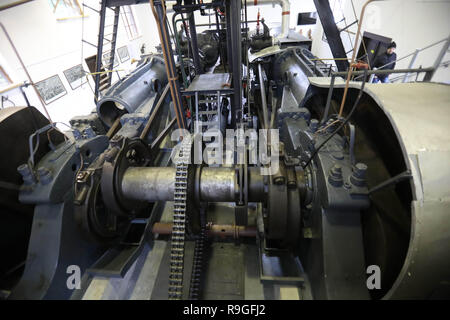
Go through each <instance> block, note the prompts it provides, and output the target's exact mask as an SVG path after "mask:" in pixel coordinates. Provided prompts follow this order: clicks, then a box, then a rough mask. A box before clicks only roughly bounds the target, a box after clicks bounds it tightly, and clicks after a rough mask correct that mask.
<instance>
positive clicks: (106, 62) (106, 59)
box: [103, 51, 119, 69]
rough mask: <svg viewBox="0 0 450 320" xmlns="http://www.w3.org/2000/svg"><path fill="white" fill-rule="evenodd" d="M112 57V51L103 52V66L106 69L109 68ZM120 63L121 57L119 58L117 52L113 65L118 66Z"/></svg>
mask: <svg viewBox="0 0 450 320" xmlns="http://www.w3.org/2000/svg"><path fill="white" fill-rule="evenodd" d="M110 59H111V51H108V52H106V53H104V54H103V67H104V68H105V69H108V67H109V60H110ZM118 65H119V59H117V54H115V55H114V64H113V67H117V66H118Z"/></svg>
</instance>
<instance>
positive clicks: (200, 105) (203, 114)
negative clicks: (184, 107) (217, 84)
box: [195, 91, 222, 133]
mask: <svg viewBox="0 0 450 320" xmlns="http://www.w3.org/2000/svg"><path fill="white" fill-rule="evenodd" d="M220 100H221V99H220V91H217V93H215V94H212V93H207V94H202V100H199V93H198V91H196V92H195V133H199V132H201V130H202V129H201V128H202V127H206V128H207V130H212V129H214V130H215V129H217V130H220V121H221V114H222V113H221V108H220ZM205 118H206V121H204V119H205Z"/></svg>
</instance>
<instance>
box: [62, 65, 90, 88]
mask: <svg viewBox="0 0 450 320" xmlns="http://www.w3.org/2000/svg"><path fill="white" fill-rule="evenodd" d="M85 73H86V72H85V71H84V70H83V67H82V66H81V64H79V65H76V66H74V67H72V68H70V69H67V70H65V71H64V76H65V77H66V79H67V82H68V83H69V85H70V88H72V90H75V89H76V88H78V87H80V86H81V85H82V84H83V83H86V82H87V79H86V77H85Z"/></svg>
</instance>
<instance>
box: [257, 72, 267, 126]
mask: <svg viewBox="0 0 450 320" xmlns="http://www.w3.org/2000/svg"><path fill="white" fill-rule="evenodd" d="M258 73H259V88H260V90H261V105H262V106H261V107H262V109H263V110H262V111H263V118H264V129H268V128H269V122H268V115H267V99H266V88H265V87H264V77H263V71H262V68H261V63H258Z"/></svg>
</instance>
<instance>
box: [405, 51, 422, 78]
mask: <svg viewBox="0 0 450 320" xmlns="http://www.w3.org/2000/svg"><path fill="white" fill-rule="evenodd" d="M419 51H420V50H419V49H416V51H414V55H413V56H412V58H411V61H410V62H409V65H408V69H412V67H413V65H414V63H415V62H416V58H417V55H418V54H419ZM409 75H410V73H409V72H408V73H405V76H404V77H403V80H402V82H403V83H405V82H406V80H408V77H409Z"/></svg>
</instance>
